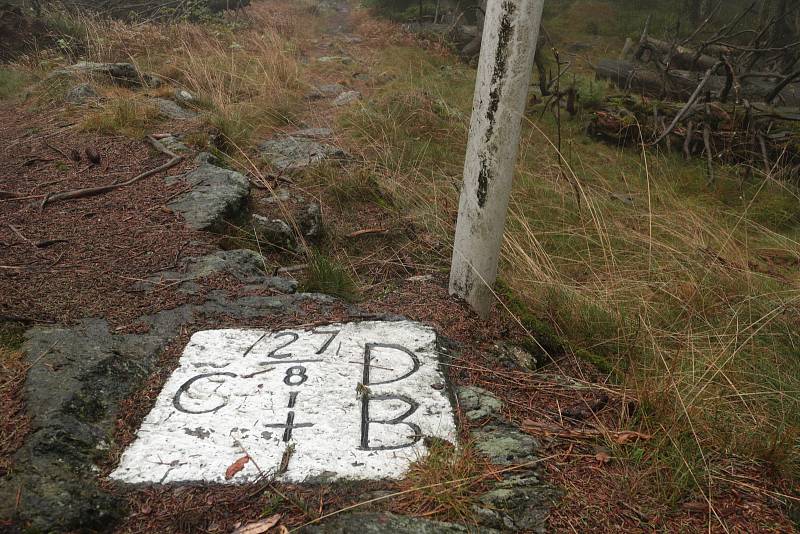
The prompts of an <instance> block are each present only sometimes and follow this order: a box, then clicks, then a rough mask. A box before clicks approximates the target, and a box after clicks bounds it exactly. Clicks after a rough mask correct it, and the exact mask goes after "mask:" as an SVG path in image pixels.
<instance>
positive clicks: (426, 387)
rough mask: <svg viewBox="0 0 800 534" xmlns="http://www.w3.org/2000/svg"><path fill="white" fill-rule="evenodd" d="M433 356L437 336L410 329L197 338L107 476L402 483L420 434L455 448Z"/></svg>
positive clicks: (358, 326) (370, 325)
mask: <svg viewBox="0 0 800 534" xmlns="http://www.w3.org/2000/svg"><path fill="white" fill-rule="evenodd" d="M436 347H437V344H436V334H435V332H434V331H433V330H432V329H430V328H429V327H426V326H424V325H421V324H419V323H414V322H410V321H396V322H388V321H368V322H358V323H346V324H335V325H329V326H325V327H320V328H317V329H311V330H305V329H289V330H282V331H278V332H269V331H263V330H238V329H228V330H208V331H203V332H198V333H196V334H195V335H194V336H192V338H191V341H190V342H189V344H188V345H187V347H186V348H185V350H184V352H183V355H182V357H181V360H180V363H179V367H178V369H177V370H176V371H175V372H174V373H173V374H172V376H171V377H170V378H169V380H168V381H167V383H166V385H165V386H164V388H163V390H162V391H161V393H160V395H159V397H158V399H157V401H156V404H155V406H154V408H153V410H152V411H151V412H150V414H149V415H148V416H147V417H146V419H145V420H144V422H143V424H142V427H141V428H140V430H139V432H138V434H137V439H136V441H135V442H134V443H133V444H132V445H131V446H130V447H129V448H128V449H127V450H126V451H125V453H124V454H123V456H122V459H121V461H120V465H119V466H118V468H117V469H116V470H115V471H114V472H113V473H112V475H111V478H112V479H114V480H117V481H120V482H126V483H134V484H135V483H173V482H192V481H194V482H213V483H245V482H252V481H253V480H255V479H257V478H259V477H260V476H263V475H275V476H276V477H277V478H278V479H279V480H283V481H287V482H322V481H331V480H337V479H348V480H365V479H397V478H401V477H402V476H403V475H404V474H405V472H406V471H407V469H408V467H409V465H410V464H411V463H412V462H414V461H416V460H418V459H420V458H422V457H423V456H424V455H425V453H426V447H425V440H424V439H423V438H424V437H434V438H440V439H444V440H447V441H450V442H452V443H455V442H456V427H455V420H454V415H453V409H452V405H451V401H450V397H449V394H448V391H447V388H446V387H445V379H444V376H443V374H442V372H441V370H440V368H439V361H438V358H437V348H436ZM245 456H247V457H249V458H250V461H248V462H247V463H245V464H244V465H243V468H242V469H241V471H238V472H237V473H235V474H234V475H233V476H230V477H226V471H227V470H228V468H229V467H230V466H231V465H233V464H234V463H235V462H236V461H237V460H238V459H241V458H243V457H245Z"/></svg>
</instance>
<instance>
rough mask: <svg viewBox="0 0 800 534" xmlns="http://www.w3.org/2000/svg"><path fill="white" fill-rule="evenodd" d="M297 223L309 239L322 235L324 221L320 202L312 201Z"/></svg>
mask: <svg viewBox="0 0 800 534" xmlns="http://www.w3.org/2000/svg"><path fill="white" fill-rule="evenodd" d="M297 225H298V226H299V227H300V232H302V233H303V236H304V237H305V238H307V239H311V240H314V239H318V238H320V237H322V234H323V232H324V225H323V223H322V209H321V208H320V206H319V204H317V203H311V204H309V205H308V206H307V207H306V208H305V210H303V212H302V213H301V214H300V215H299V217H298V218H297Z"/></svg>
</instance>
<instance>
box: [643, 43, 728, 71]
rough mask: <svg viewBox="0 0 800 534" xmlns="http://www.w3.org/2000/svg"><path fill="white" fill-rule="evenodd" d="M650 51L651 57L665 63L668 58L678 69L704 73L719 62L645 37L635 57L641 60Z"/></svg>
mask: <svg viewBox="0 0 800 534" xmlns="http://www.w3.org/2000/svg"><path fill="white" fill-rule="evenodd" d="M647 51H650V53H651V54H652V56H654V57H656V58H658V59H660V60H661V62H662V63H666V61H667V58H670V64H671V65H672V66H673V67H675V68H678V69H683V70H691V71H701V72H705V71H707V70H708V69H710V68H711V67H712V66H713V65H715V64H716V63H717V61H719V60H718V59H717V58H715V57H712V56H709V55H707V54H699V55H698V53H697V51H696V50H692V49H691V48H686V47H683V46H675V47H674V48H673V46H672V43H668V42H666V41H661V40H659V39H653V38H652V37H646V38H645V39H644V40H643V42H642V43H640V44H639V50H638V51H637V53H636V57H637V58H639V59H643V54H644V53H645V52H647Z"/></svg>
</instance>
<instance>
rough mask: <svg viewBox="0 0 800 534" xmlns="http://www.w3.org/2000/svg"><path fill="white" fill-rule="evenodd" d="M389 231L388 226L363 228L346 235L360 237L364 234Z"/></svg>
mask: <svg viewBox="0 0 800 534" xmlns="http://www.w3.org/2000/svg"><path fill="white" fill-rule="evenodd" d="M388 231H389V230H387V229H386V228H365V229H363V230H356V231H355V232H352V233H350V234H347V236H346V237H349V238H354V237H360V236H362V235H370V234H385V233H387V232H388Z"/></svg>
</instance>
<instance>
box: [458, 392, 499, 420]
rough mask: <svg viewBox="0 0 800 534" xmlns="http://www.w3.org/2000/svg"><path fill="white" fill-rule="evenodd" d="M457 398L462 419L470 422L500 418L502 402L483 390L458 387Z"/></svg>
mask: <svg viewBox="0 0 800 534" xmlns="http://www.w3.org/2000/svg"><path fill="white" fill-rule="evenodd" d="M457 396H458V403H459V405H460V406H461V410H462V412H463V414H464V417H466V418H467V419H469V420H470V421H480V420H481V419H485V418H487V417H492V418H499V417H500V413H501V411H502V409H503V402H502V401H501V400H500V399H498V398H497V397H495V396H494V395H492V394H491V393H489V392H488V391H486V390H485V389H481V388H478V387H473V386H469V387H460V388H458V391H457Z"/></svg>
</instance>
